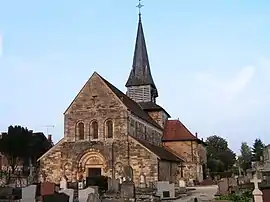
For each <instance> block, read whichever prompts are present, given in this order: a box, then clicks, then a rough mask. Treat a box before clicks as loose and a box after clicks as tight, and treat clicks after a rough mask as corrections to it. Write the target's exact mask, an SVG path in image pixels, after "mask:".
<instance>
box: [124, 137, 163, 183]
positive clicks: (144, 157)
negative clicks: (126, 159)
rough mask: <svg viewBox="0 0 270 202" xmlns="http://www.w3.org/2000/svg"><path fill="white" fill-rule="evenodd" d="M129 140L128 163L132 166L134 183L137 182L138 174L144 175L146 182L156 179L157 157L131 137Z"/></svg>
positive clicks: (138, 179)
mask: <svg viewBox="0 0 270 202" xmlns="http://www.w3.org/2000/svg"><path fill="white" fill-rule="evenodd" d="M129 140H130V141H129V142H130V165H131V167H132V168H133V180H134V183H135V185H138V184H139V181H140V175H141V174H143V175H144V176H145V177H146V182H147V184H148V185H149V182H154V181H157V180H158V159H157V156H156V155H155V154H153V153H152V152H150V151H149V150H147V149H145V147H143V146H142V145H141V144H139V143H138V142H137V141H136V140H134V139H133V138H132V137H130V139H129Z"/></svg>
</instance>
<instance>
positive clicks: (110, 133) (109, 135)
mask: <svg viewBox="0 0 270 202" xmlns="http://www.w3.org/2000/svg"><path fill="white" fill-rule="evenodd" d="M106 129H107V138H112V137H113V122H112V121H111V120H109V121H107V122H106Z"/></svg>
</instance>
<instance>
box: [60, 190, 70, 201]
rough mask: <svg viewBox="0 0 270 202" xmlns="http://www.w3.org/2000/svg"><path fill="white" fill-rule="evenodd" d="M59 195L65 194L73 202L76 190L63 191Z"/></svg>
mask: <svg viewBox="0 0 270 202" xmlns="http://www.w3.org/2000/svg"><path fill="white" fill-rule="evenodd" d="M59 193H64V194H66V195H68V196H69V202H73V198H74V189H62V190H60V191H59Z"/></svg>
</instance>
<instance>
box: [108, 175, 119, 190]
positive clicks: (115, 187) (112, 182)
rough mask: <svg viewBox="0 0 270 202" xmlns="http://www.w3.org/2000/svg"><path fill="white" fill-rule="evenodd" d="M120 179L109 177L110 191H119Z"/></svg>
mask: <svg viewBox="0 0 270 202" xmlns="http://www.w3.org/2000/svg"><path fill="white" fill-rule="evenodd" d="M119 185H120V181H119V179H111V178H109V179H108V191H110V192H118V191H119Z"/></svg>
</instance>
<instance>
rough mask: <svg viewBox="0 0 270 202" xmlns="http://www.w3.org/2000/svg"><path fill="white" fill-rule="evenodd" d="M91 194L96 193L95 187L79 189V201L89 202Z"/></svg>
mask: <svg viewBox="0 0 270 202" xmlns="http://www.w3.org/2000/svg"><path fill="white" fill-rule="evenodd" d="M89 194H95V189H93V188H91V187H88V188H86V189H81V190H79V196H78V198H79V202H87V199H88V195H89ZM96 194H97V193H96Z"/></svg>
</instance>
